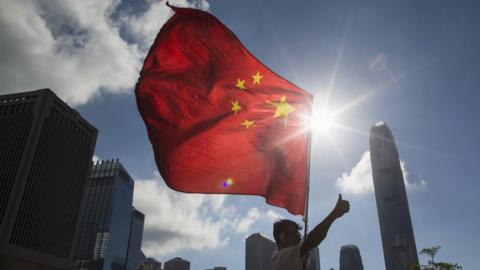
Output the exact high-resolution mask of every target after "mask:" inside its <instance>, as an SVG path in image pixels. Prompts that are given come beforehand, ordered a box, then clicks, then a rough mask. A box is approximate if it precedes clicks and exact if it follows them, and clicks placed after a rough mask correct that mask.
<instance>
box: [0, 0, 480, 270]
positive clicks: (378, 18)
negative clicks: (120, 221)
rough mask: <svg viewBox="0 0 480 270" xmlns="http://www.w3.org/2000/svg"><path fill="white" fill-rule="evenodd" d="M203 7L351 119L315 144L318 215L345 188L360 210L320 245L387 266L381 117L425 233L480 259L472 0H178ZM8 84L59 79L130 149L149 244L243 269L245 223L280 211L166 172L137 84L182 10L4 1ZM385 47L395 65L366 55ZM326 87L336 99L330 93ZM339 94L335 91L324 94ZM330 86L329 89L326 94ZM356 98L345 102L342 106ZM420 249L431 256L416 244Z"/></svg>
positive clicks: (2, 59)
mask: <svg viewBox="0 0 480 270" xmlns="http://www.w3.org/2000/svg"><path fill="white" fill-rule="evenodd" d="M172 2H173V3H177V4H178V5H183V6H185V5H190V6H195V7H197V8H202V9H205V10H208V11H209V12H211V13H212V14H214V15H215V16H217V17H218V18H219V19H220V20H221V21H222V22H223V23H224V24H226V25H227V26H228V27H229V28H230V29H231V30H232V31H233V32H234V33H235V34H236V35H237V36H238V37H239V38H240V40H241V41H242V42H243V44H244V45H245V46H246V47H247V48H248V49H249V50H250V51H251V52H252V53H253V54H254V55H255V56H256V57H257V58H258V59H260V60H261V61H262V62H263V63H264V64H266V65H267V66H269V67H270V68H272V69H273V70H274V71H276V72H277V73H278V74H280V75H282V76H283V77H285V78H286V79H288V80H290V81H292V82H294V83H295V84H297V85H299V86H300V87H302V88H304V89H306V90H307V91H309V92H311V93H313V94H315V95H316V100H317V101H318V102H319V104H328V106H327V108H326V110H327V111H329V112H334V111H338V110H339V109H341V108H345V109H344V110H343V111H342V112H341V113H338V114H336V115H335V117H334V122H335V123H337V125H338V126H341V127H336V126H334V127H332V128H330V130H329V133H328V134H329V135H330V136H328V135H326V134H319V135H318V136H316V140H315V142H314V146H313V148H312V165H311V191H310V223H311V224H312V225H313V224H315V223H317V222H319V221H321V220H322V218H323V217H324V216H325V215H326V214H327V213H328V212H329V211H330V209H331V208H332V207H333V205H334V203H335V200H336V196H337V194H338V193H339V192H342V194H344V198H346V199H348V200H350V202H351V212H350V213H349V214H348V215H346V216H345V217H343V218H342V219H340V220H338V222H336V223H335V224H334V225H333V227H332V228H331V231H330V233H329V235H328V237H327V239H326V240H325V241H324V242H323V243H322V245H321V247H320V253H321V255H320V256H321V266H322V268H323V269H329V268H330V267H333V268H335V269H338V260H339V251H340V247H341V246H342V245H346V244H356V245H357V246H359V248H360V252H361V255H362V258H363V264H364V266H365V269H384V263H383V254H382V248H381V239H380V233H379V225H378V218H377V213H376V208H375V200H374V196H373V190H372V186H371V184H372V183H371V174H370V172H369V166H368V165H369V160H368V154H365V152H366V151H368V148H369V145H368V132H369V130H370V127H371V126H372V125H373V124H374V123H376V122H378V121H380V120H384V121H385V122H386V123H387V124H388V125H389V127H390V128H391V130H392V132H393V134H394V136H395V139H396V140H397V147H398V150H399V154H400V158H401V160H402V161H403V164H404V173H406V174H407V181H408V183H409V184H408V185H407V194H408V199H409V204H410V211H411V216H412V221H413V226H414V232H415V238H416V242H417V249H418V250H420V249H421V248H424V247H430V246H433V245H441V246H442V249H441V250H440V252H439V254H438V259H439V260H445V261H452V262H458V263H459V264H461V265H463V266H464V269H475V266H474V265H476V260H475V259H476V258H474V255H475V254H477V253H478V250H480V237H479V233H478V227H479V226H480V215H479V213H480V206H479V204H478V202H477V194H478V192H479V191H480V184H479V181H478V180H479V179H480V172H479V170H478V165H479V164H480V158H479V157H478V154H477V153H479V152H480V143H479V140H480V128H479V127H478V123H479V122H480V107H479V106H478V105H477V104H478V100H479V99H480V93H479V82H478V78H480V69H479V68H478V66H477V65H478V62H479V60H480V51H479V50H478V48H480V36H479V35H478V25H480V19H479V17H478V14H477V13H478V12H476V11H477V10H478V9H479V7H480V5H479V4H478V3H476V2H475V1H455V2H453V1H440V0H436V1H427V0H426V1H361V2H359V1H342V0H340V1H302V2H294V1H283V0H282V1H278V0H277V1H249V0H246V1H217V0H212V1H210V2H209V3H207V2H202V1H198V2H186V1H172ZM0 15H1V16H0V30H1V31H0V48H1V49H2V51H3V52H6V53H2V54H1V55H0V63H2V64H1V65H0V82H1V83H0V89H2V90H0V91H2V92H3V93H8V92H14V91H21V90H33V89H39V88H44V87H49V88H51V89H52V90H54V91H55V92H56V93H57V94H58V95H59V96H61V97H62V98H63V99H64V100H66V101H67V102H68V103H69V104H70V105H72V106H74V107H75V108H76V109H77V110H78V111H79V112H80V113H81V114H82V115H83V116H84V117H85V118H86V119H87V120H88V121H90V122H91V123H92V124H93V125H95V126H96V127H97V128H98V129H99V136H98V140H97V147H96V151H95V154H96V156H98V157H100V158H119V159H120V161H121V162H122V163H123V164H124V165H125V167H126V168H127V169H128V171H129V172H130V173H131V175H132V176H133V177H135V179H137V184H136V193H135V204H136V206H137V207H138V208H139V209H140V210H141V211H143V212H145V214H146V219H147V221H146V222H147V224H146V228H145V237H144V249H145V252H146V253H147V255H150V256H154V257H156V258H157V259H158V260H160V261H161V262H164V261H165V260H167V259H169V258H172V257H175V256H181V257H184V258H187V259H188V260H190V261H191V262H192V269H206V268H211V267H213V266H215V265H224V266H227V267H228V269H233V270H240V269H244V242H243V241H244V239H245V238H246V236H248V235H250V234H251V233H255V232H261V233H263V234H265V235H267V236H269V237H272V234H271V225H272V221H274V220H275V219H276V218H278V217H279V216H283V217H287V218H294V219H296V220H298V221H300V219H299V218H298V217H292V216H290V215H289V214H288V213H287V212H286V211H284V210H283V209H280V208H276V207H270V206H268V205H266V204H265V203H264V200H263V199H262V198H260V197H252V196H203V195H186V194H179V193H176V192H173V191H171V190H168V189H167V188H166V187H165V185H164V184H163V181H162V180H161V178H160V177H159V176H158V174H157V173H156V167H155V164H154V161H153V153H152V150H151V147H150V144H149V142H148V139H147V134H146V130H145V127H144V124H143V122H142V120H141V119H140V117H139V114H138V112H137V109H136V104H135V100H134V96H133V93H132V91H133V87H134V84H135V82H136V79H137V77H138V71H139V68H140V67H141V63H142V61H143V58H144V57H145V54H146V51H147V50H148V48H149V46H150V44H151V41H152V40H153V38H154V37H155V35H156V33H157V32H158V30H159V28H160V26H161V25H162V24H163V23H164V22H165V21H166V19H167V18H168V16H170V15H171V12H170V11H169V10H168V8H166V7H165V6H164V3H163V2H158V1H146V2H143V1H135V2H133V1H131V2H128V1H125V0H124V1H93V0H92V1H82V2H80V1H71V2H68V1H9V0H3V1H2V2H1V3H0ZM379 55H382V57H383V59H384V60H383V63H384V65H377V66H374V67H373V68H372V67H371V65H370V64H371V63H372V60H373V59H375V57H378V56H379ZM327 97H328V99H327ZM326 100H328V102H325V101H326ZM324 102H325V103H324ZM347 105H350V106H347ZM420 258H421V259H422V261H424V262H425V260H424V258H423V257H420Z"/></svg>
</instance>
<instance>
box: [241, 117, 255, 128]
mask: <svg viewBox="0 0 480 270" xmlns="http://www.w3.org/2000/svg"><path fill="white" fill-rule="evenodd" d="M254 124H255V120H248V119H245V120H243V122H242V124H241V125H242V126H244V127H245V128H250V127H253V126H254Z"/></svg>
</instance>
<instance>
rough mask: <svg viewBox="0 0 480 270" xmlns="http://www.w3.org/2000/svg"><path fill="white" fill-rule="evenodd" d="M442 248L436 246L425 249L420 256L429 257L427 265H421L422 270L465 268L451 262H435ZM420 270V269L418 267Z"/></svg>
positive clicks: (456, 269)
mask: <svg viewBox="0 0 480 270" xmlns="http://www.w3.org/2000/svg"><path fill="white" fill-rule="evenodd" d="M440 248H441V246H434V247H430V248H424V249H422V250H421V251H420V254H422V255H427V256H429V260H428V264H427V265H420V269H421V270H462V269H463V267H461V266H460V265H458V264H457V263H449V262H435V255H437V252H438V250H440ZM417 269H418V267H417Z"/></svg>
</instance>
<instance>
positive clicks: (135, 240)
mask: <svg viewBox="0 0 480 270" xmlns="http://www.w3.org/2000/svg"><path fill="white" fill-rule="evenodd" d="M144 221H145V215H144V214H143V213H142V212H140V211H138V210H137V209H135V208H133V210H132V221H131V223H130V238H129V240H128V255H127V269H128V270H130V269H132V270H137V269H138V267H139V266H140V264H141V253H142V251H141V248H142V236H143V225H144Z"/></svg>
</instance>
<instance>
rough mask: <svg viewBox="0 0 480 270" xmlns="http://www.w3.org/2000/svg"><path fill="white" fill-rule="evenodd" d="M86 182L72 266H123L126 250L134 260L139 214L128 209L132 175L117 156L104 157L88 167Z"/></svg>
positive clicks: (130, 200)
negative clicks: (88, 172) (104, 158)
mask: <svg viewBox="0 0 480 270" xmlns="http://www.w3.org/2000/svg"><path fill="white" fill-rule="evenodd" d="M87 183H88V184H87V190H86V200H85V201H86V204H85V207H84V209H83V211H82V222H81V224H80V238H79V240H78V241H77V243H76V244H77V245H76V251H75V267H74V269H125V268H126V266H127V257H128V254H131V255H132V257H131V258H132V264H136V263H137V262H136V258H137V255H138V259H139V258H140V250H138V253H137V251H135V250H134V248H137V247H138V249H140V244H141V242H140V244H139V243H138V241H139V240H140V239H141V238H139V234H140V232H139V230H140V228H143V214H141V213H140V212H138V213H137V212H135V211H132V199H133V186H134V182H133V179H132V178H131V177H130V175H129V174H128V173H127V171H126V170H125V168H124V167H123V166H122V164H121V163H120V162H118V160H106V161H98V162H97V163H96V164H95V165H94V166H93V167H92V170H91V173H90V179H89V180H88V182H87ZM132 213H134V215H133V217H132ZM135 215H136V216H137V217H135ZM132 218H133V221H132ZM132 225H133V227H132ZM131 232H132V233H133V236H130V235H131ZM129 240H130V242H129ZM137 267H138V266H137Z"/></svg>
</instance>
